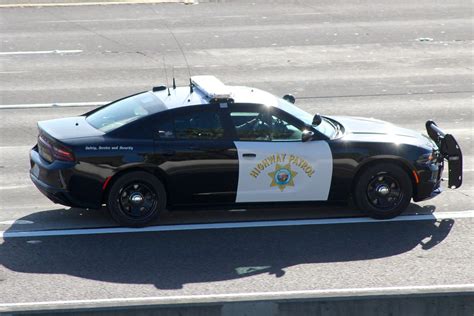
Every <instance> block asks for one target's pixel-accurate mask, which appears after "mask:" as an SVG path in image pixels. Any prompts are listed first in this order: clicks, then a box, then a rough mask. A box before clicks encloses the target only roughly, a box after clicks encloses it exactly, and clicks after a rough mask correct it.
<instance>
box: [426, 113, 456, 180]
mask: <svg viewBox="0 0 474 316" xmlns="http://www.w3.org/2000/svg"><path fill="white" fill-rule="evenodd" d="M426 131H427V132H428V135H429V136H430V138H431V139H432V140H433V141H434V142H435V143H436V145H437V146H438V148H439V150H440V153H441V156H442V159H446V160H447V161H448V172H449V179H448V186H449V187H450V188H451V189H456V188H459V187H460V186H461V185H462V152H461V147H459V144H458V142H457V141H456V139H455V138H454V137H453V135H451V134H446V133H445V132H444V131H443V130H441V129H440V128H439V127H438V125H436V123H435V122H433V121H431V120H430V121H427V122H426Z"/></svg>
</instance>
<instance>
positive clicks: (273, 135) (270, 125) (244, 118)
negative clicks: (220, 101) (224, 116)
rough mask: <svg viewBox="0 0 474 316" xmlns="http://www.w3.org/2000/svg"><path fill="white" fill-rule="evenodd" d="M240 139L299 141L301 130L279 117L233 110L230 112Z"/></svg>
mask: <svg viewBox="0 0 474 316" xmlns="http://www.w3.org/2000/svg"><path fill="white" fill-rule="evenodd" d="M230 116H231V118H232V121H233V123H234V126H235V130H236V132H237V136H238V137H239V139H240V140H248V141H251V140H253V141H300V140H301V134H302V131H301V130H300V129H299V128H297V127H295V126H294V125H292V124H290V123H288V122H286V121H285V120H283V119H281V118H279V116H278V115H277V114H272V115H271V116H269V115H268V112H267V113H259V112H251V111H249V112H244V111H242V112H239V111H233V112H231V114H230Z"/></svg>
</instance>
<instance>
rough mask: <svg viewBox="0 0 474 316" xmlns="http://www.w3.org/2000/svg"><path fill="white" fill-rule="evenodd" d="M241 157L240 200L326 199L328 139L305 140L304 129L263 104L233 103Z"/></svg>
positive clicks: (329, 166) (329, 160) (329, 162)
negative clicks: (303, 140)
mask: <svg viewBox="0 0 474 316" xmlns="http://www.w3.org/2000/svg"><path fill="white" fill-rule="evenodd" d="M229 115H230V118H231V121H232V123H233V126H234V128H235V134H236V136H235V139H236V141H235V146H236V148H237V152H238V159H239V176H238V187H237V196H236V202H237V203H245V202H274V201H322V200H327V198H328V195H329V188H330V186H331V178H332V167H333V162H332V154H331V150H330V148H329V145H328V143H327V142H326V141H325V140H313V141H307V142H302V141H301V135H302V132H303V130H304V129H305V128H306V127H305V126H304V124H303V123H302V122H300V121H299V120H296V119H295V118H293V117H292V116H290V115H288V114H287V113H285V112H283V111H281V110H279V109H277V108H273V107H267V106H264V105H239V104H234V105H231V106H230V111H229Z"/></svg>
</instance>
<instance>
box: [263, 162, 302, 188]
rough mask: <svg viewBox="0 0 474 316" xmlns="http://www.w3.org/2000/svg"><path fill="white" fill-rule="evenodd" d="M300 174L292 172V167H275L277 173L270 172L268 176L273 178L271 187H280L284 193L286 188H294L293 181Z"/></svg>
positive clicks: (277, 165) (288, 165)
mask: <svg viewBox="0 0 474 316" xmlns="http://www.w3.org/2000/svg"><path fill="white" fill-rule="evenodd" d="M297 174H298V173H297V172H296V171H293V170H291V165H290V164H289V163H287V164H286V165H283V166H282V165H279V164H276V165H275V171H272V172H269V173H268V176H269V177H270V178H272V183H270V186H271V187H278V188H279V189H280V191H283V190H284V189H285V188H286V186H290V187H294V186H295V182H294V181H293V180H294V178H295V177H296V175H297Z"/></svg>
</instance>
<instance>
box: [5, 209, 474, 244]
mask: <svg viewBox="0 0 474 316" xmlns="http://www.w3.org/2000/svg"><path fill="white" fill-rule="evenodd" d="M473 217H474V210H467V211H460V212H436V213H433V214H426V215H402V216H398V217H395V218H392V219H388V220H377V219H372V218H369V217H353V218H328V219H303V220H268V221H252V222H228V223H210V224H207V223H206V224H179V225H162V226H150V227H144V228H127V227H112V228H83V229H58V230H38V231H0V238H21V237H47V236H75V235H97V234H123V233H149V232H166V231H183V230H206V229H230V228H256V227H281V226H306V225H334V224H358V223H387V222H406V221H432V220H440V219H455V218H473Z"/></svg>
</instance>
